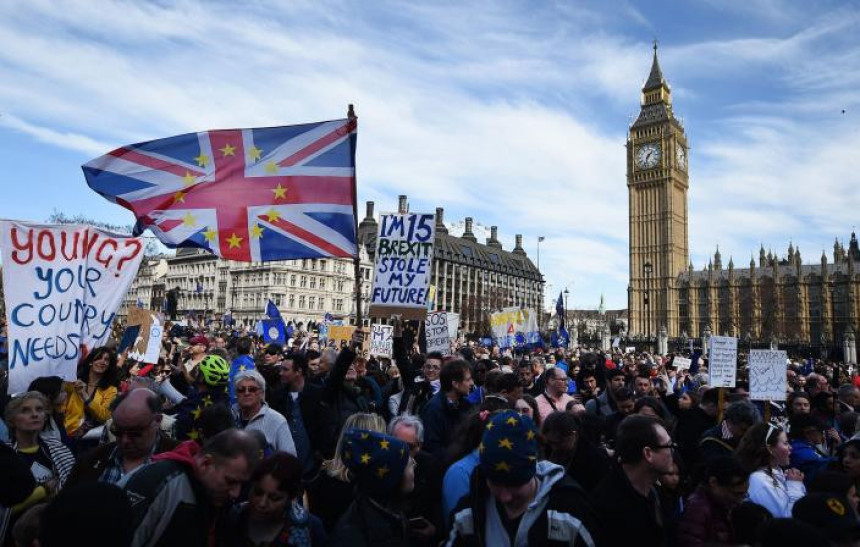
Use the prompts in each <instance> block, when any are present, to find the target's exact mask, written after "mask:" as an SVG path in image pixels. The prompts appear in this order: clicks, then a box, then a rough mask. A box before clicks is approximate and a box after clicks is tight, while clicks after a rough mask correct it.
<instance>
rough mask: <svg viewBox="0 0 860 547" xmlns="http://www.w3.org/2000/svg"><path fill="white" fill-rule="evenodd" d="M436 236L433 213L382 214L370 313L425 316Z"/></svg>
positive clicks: (385, 315) (412, 316)
mask: <svg viewBox="0 0 860 547" xmlns="http://www.w3.org/2000/svg"><path fill="white" fill-rule="evenodd" d="M435 237H436V217H435V215H433V214H421V213H407V214H384V215H382V217H381V218H380V219H379V231H378V234H377V237H376V257H375V260H376V264H375V271H374V276H373V290H372V291H371V293H370V315H372V316H374V317H388V316H391V315H394V314H399V315H400V316H401V317H402V318H403V319H424V317H425V316H426V315H427V302H428V300H429V299H430V274H431V272H432V270H433V243H434V241H435Z"/></svg>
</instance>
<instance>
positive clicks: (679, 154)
mask: <svg viewBox="0 0 860 547" xmlns="http://www.w3.org/2000/svg"><path fill="white" fill-rule="evenodd" d="M675 156H676V158H677V160H678V169H681V170H683V171H686V170H687V151H686V150H684V147H683V146H681V145H680V144H679V145H677V146H676V148H675Z"/></svg>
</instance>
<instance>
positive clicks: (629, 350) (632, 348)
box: [624, 346, 636, 353]
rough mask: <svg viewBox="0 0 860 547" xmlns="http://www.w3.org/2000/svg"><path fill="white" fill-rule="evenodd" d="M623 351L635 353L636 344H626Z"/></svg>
mask: <svg viewBox="0 0 860 547" xmlns="http://www.w3.org/2000/svg"><path fill="white" fill-rule="evenodd" d="M624 353H636V346H628V347H626V348H624Z"/></svg>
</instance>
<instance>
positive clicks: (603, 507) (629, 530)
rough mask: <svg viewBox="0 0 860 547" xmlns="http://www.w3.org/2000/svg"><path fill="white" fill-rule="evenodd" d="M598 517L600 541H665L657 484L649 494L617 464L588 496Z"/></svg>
mask: <svg viewBox="0 0 860 547" xmlns="http://www.w3.org/2000/svg"><path fill="white" fill-rule="evenodd" d="M589 498H590V500H591V504H592V507H594V510H595V511H596V512H597V517H598V519H599V520H600V534H601V537H602V540H603V541H604V542H605V543H602V544H601V545H604V544H605V545H610V546H615V545H637V546H642V547H649V546H653V547H663V546H665V545H667V544H668V540H669V533H668V531H667V523H668V522H669V518H671V515H668V514H667V509H664V508H663V506H662V505H661V503H660V499H659V495H658V493H657V489H656V488H652V489H651V492H650V495H649V496H648V497H645V496H642V494H640V493H639V492H638V491H637V490H635V489H634V488H633V485H632V484H631V483H630V480H629V479H628V478H627V474H626V473H625V472H624V469H623V468H621V467H620V466H616V467H615V468H614V469H613V470H612V472H611V473H610V474H609V475H608V476H607V477H606V478H605V479H603V482H601V483H600V485H599V486H598V487H597V488H596V489H595V490H594V492H592V493H591V496H589Z"/></svg>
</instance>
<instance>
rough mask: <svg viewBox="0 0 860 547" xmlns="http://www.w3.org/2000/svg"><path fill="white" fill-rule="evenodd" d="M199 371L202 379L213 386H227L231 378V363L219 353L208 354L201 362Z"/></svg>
mask: <svg viewBox="0 0 860 547" xmlns="http://www.w3.org/2000/svg"><path fill="white" fill-rule="evenodd" d="M198 371H199V372H198V374H199V375H200V376H199V378H200V380H203V381H204V382H205V383H206V384H208V385H210V386H213V387H217V386H226V385H227V381H228V379H229V378H230V365H228V364H227V361H225V360H224V358H223V357H219V356H218V355H207V356H206V357H205V358H204V359H203V361H201V362H200V365H199V367H198Z"/></svg>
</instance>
